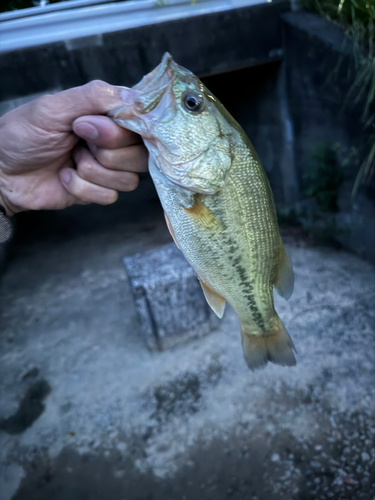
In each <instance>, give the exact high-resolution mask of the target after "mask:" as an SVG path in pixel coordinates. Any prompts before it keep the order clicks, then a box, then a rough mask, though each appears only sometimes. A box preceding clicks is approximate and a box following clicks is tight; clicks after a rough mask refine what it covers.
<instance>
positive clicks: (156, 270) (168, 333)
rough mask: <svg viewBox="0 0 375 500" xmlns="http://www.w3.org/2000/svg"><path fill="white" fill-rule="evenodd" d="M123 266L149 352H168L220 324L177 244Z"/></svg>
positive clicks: (134, 257)
mask: <svg viewBox="0 0 375 500" xmlns="http://www.w3.org/2000/svg"><path fill="white" fill-rule="evenodd" d="M124 264H125V268H126V272H127V274H128V276H129V280H130V283H131V288H132V293H133V297H134V301H135V307H136V310H137V314H138V318H139V322H140V327H141V330H142V332H143V334H144V335H145V339H146V342H147V345H148V347H149V349H151V350H164V349H168V348H169V347H172V346H174V345H177V344H180V343H183V342H186V341H187V340H190V339H192V338H197V337H200V336H203V335H206V334H208V333H209V332H210V331H211V330H212V329H213V328H215V326H216V325H217V322H218V321H219V320H218V318H216V316H215V315H214V313H213V312H212V311H211V309H210V307H209V306H208V304H207V302H206V300H205V298H204V295H203V292H202V289H201V286H200V284H199V281H198V279H197V275H196V273H195V271H194V270H193V269H192V268H191V267H190V265H189V264H188V263H187V261H186V260H185V258H184V256H183V254H182V252H180V250H179V249H178V248H177V247H176V245H175V244H174V243H172V244H170V245H165V246H164V247H161V248H158V249H156V250H150V251H147V252H144V253H141V254H136V255H134V256H132V257H126V258H125V259H124Z"/></svg>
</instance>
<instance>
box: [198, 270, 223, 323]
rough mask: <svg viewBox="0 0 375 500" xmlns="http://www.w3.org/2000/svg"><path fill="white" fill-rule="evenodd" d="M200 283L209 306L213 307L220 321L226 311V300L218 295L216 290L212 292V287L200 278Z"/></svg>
mask: <svg viewBox="0 0 375 500" xmlns="http://www.w3.org/2000/svg"><path fill="white" fill-rule="evenodd" d="M198 279H199V283H200V284H201V286H202V290H203V293H204V296H205V298H206V300H207V302H208V305H209V306H210V307H211V309H212V310H213V312H214V313H215V314H216V316H218V317H219V318H220V319H221V318H222V317H223V314H224V309H225V299H224V297H222V296H221V295H219V294H218V293H216V292H215V291H214V290H212V288H211V287H209V286H208V285H207V283H206V282H205V281H203V280H202V278H200V277H199V276H198Z"/></svg>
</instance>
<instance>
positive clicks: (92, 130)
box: [74, 122, 99, 141]
mask: <svg viewBox="0 0 375 500" xmlns="http://www.w3.org/2000/svg"><path fill="white" fill-rule="evenodd" d="M74 132H75V133H76V134H77V135H78V136H79V137H81V138H82V139H85V140H86V141H92V140H94V139H96V138H97V137H98V136H99V132H98V130H97V129H96V127H94V125H91V123H88V122H78V123H76V124H75V125H74Z"/></svg>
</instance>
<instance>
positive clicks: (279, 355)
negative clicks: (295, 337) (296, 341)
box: [241, 318, 296, 370]
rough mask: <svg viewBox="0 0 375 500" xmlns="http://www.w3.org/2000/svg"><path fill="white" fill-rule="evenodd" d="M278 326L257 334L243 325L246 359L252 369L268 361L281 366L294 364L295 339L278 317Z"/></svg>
mask: <svg viewBox="0 0 375 500" xmlns="http://www.w3.org/2000/svg"><path fill="white" fill-rule="evenodd" d="M277 319H278V321H277V326H276V328H275V329H273V330H272V331H270V332H266V333H264V334H263V335H259V334H258V335H256V334H254V333H251V331H248V329H247V328H244V327H243V326H242V325H241V340H242V349H243V355H244V358H245V361H246V363H247V365H248V367H249V368H250V369H251V370H256V369H257V368H261V367H262V366H265V365H266V364H267V363H268V361H269V362H270V363H275V364H276V365H281V366H294V365H295V364H296V360H295V357H294V354H293V351H295V350H296V349H295V347H294V345H293V341H292V339H291V338H290V336H289V333H288V332H287V331H286V329H285V326H284V325H283V324H282V322H281V320H280V318H277Z"/></svg>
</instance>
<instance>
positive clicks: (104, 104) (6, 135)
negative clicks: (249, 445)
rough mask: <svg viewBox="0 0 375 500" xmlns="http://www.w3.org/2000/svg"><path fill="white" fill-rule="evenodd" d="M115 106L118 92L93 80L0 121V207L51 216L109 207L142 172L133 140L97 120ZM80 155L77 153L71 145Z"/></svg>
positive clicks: (140, 148)
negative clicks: (96, 206) (78, 207)
mask: <svg viewBox="0 0 375 500" xmlns="http://www.w3.org/2000/svg"><path fill="white" fill-rule="evenodd" d="M119 106H123V101H122V99H121V87H114V86H112V85H109V84H107V83H105V82H101V81H93V82H90V83H88V84H87V85H83V86H81V87H76V88H73V89H70V90H66V91H63V92H58V93H56V94H53V95H44V96H42V97H39V98H37V99H35V100H33V101H31V102H29V103H27V104H25V105H23V106H20V107H19V108H16V109H14V110H13V111H10V112H9V113H6V114H5V115H3V116H2V117H0V205H3V206H4V208H5V210H6V212H7V215H8V216H11V215H13V214H15V213H17V212H21V211H23V210H57V209H62V208H65V207H68V206H70V205H74V204H88V203H99V204H101V205H108V204H110V203H114V202H115V201H116V200H117V197H118V191H132V190H133V189H135V188H136V187H137V185H138V181H139V179H138V175H137V173H138V172H145V171H147V151H146V149H145V147H144V145H143V143H142V141H141V139H140V137H139V136H137V135H136V134H134V133H133V132H130V131H128V130H125V129H123V128H121V127H119V126H118V125H116V124H115V123H114V122H113V121H112V120H111V119H110V118H108V117H106V116H103V115H104V114H105V113H107V112H108V111H110V110H112V109H115V108H116V107H119ZM80 138H81V139H84V140H86V141H87V144H88V147H89V149H88V148H85V147H83V146H77V143H78V141H79V139H80Z"/></svg>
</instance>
